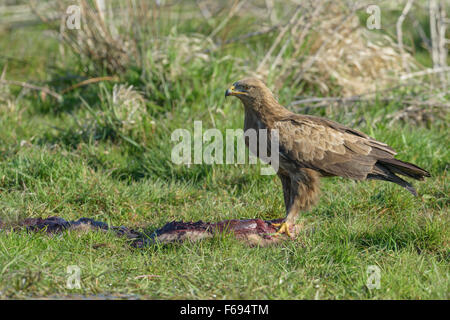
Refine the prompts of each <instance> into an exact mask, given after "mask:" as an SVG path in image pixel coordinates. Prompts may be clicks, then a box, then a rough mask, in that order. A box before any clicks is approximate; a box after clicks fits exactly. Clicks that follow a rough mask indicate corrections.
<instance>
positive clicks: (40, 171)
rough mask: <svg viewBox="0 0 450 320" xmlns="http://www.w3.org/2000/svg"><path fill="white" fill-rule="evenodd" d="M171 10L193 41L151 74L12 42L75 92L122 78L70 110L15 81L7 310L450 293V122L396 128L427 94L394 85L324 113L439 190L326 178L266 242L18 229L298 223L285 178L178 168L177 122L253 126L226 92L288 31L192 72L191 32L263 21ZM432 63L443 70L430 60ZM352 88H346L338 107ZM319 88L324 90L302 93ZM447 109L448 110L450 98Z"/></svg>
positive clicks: (0, 147)
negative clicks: (39, 222)
mask: <svg viewBox="0 0 450 320" xmlns="http://www.w3.org/2000/svg"><path fill="white" fill-rule="evenodd" d="M172 10H173V11H171V12H172V16H170V17H167V18H164V19H162V20H163V21H172V22H173V21H176V23H172V24H171V23H170V22H168V23H165V24H162V25H161V26H160V28H159V29H158V32H159V34H164V35H170V36H171V37H175V39H176V40H175V42H174V43H172V42H167V43H165V44H164V45H162V44H161V45H160V46H159V47H158V49H159V50H163V49H164V50H166V51H164V53H165V56H164V57H163V58H164V59H166V60H164V59H161V60H157V59H156V58H155V55H154V54H153V55H152V53H154V52H155V51H152V49H155V47H148V48H147V47H145V45H142V47H143V49H141V50H142V51H141V53H142V52H144V54H142V55H141V56H143V58H142V59H143V61H144V60H145V61H151V62H149V64H148V65H138V64H137V63H136V64H133V63H131V64H129V65H127V68H126V70H125V71H121V72H117V73H114V72H112V71H111V70H108V69H107V68H99V66H98V64H96V62H95V61H94V62H93V61H92V60H90V59H88V58H86V57H81V58H80V57H78V56H77V55H76V54H75V53H74V52H73V51H70V49H69V48H68V47H67V46H65V45H62V44H61V43H60V42H58V39H57V38H56V37H52V36H50V35H49V32H48V30H47V28H48V27H47V26H46V25H43V24H37V25H33V26H29V27H21V28H12V29H10V28H5V29H2V30H0V53H1V54H0V73H1V70H4V74H5V78H6V79H10V80H18V81H26V82H27V83H33V84H36V85H39V86H43V87H45V86H47V87H48V88H51V89H52V90H54V91H55V92H59V93H61V92H63V90H64V89H66V88H69V87H71V86H74V85H76V84H77V83H80V82H81V81H83V80H86V79H92V78H94V77H100V76H115V77H116V78H115V81H101V82H95V83H91V84H89V85H85V86H80V87H78V88H74V89H72V90H68V91H67V92H66V93H64V95H63V98H64V100H63V101H61V102H58V101H57V100H56V99H54V98H52V97H51V96H49V95H45V94H42V92H40V91H36V90H28V89H26V88H22V87H20V86H14V85H11V86H1V85H0V220H1V221H2V222H3V224H4V228H3V230H2V231H0V298H39V297H48V296H50V297H69V298H70V297H90V296H96V297H100V298H101V297H115V298H150V299H449V298H450V295H449V292H450V291H449V284H450V283H449V271H450V270H449V262H450V260H449V258H450V252H449V216H448V205H449V185H448V183H449V176H448V163H449V159H450V158H449V149H448V146H449V145H450V136H449V131H448V115H444V118H439V117H436V118H432V119H431V120H430V121H428V122H420V123H417V122H410V121H400V120H398V121H394V120H392V119H393V118H392V115H393V114H395V113H396V112H398V111H399V110H402V109H403V108H405V103H404V102H403V100H402V97H411V96H414V97H415V98H416V99H418V100H425V99H426V98H427V96H426V94H425V93H423V91H421V90H420V89H421V85H416V86H401V87H398V88H397V89H393V90H391V91H390V94H391V95H392V96H394V97H398V98H396V99H393V100H392V101H390V102H389V101H388V102H387V101H385V100H383V99H381V98H380V99H378V98H375V99H373V100H371V101H369V102H360V103H353V104H351V105H348V106H346V107H345V108H344V107H339V106H335V107H329V108H316V109H312V110H309V111H308V112H309V113H312V114H316V115H322V116H326V117H328V118H332V119H333V120H336V121H339V122H341V123H343V124H346V125H350V126H353V127H354V128H357V129H358V130H361V131H363V132H365V133H367V134H369V135H371V136H373V137H374V138H376V139H377V140H380V141H383V142H386V143H388V144H389V145H391V146H392V147H393V148H394V149H395V150H397V151H398V153H399V154H398V158H399V159H402V160H405V161H409V162H413V163H415V164H417V165H419V166H420V167H423V168H425V169H426V170H428V171H429V172H430V173H431V175H432V177H431V178H429V179H427V180H426V181H425V182H414V186H415V187H416V188H417V191H418V193H419V197H417V198H414V197H413V196H411V194H409V193H408V192H407V191H406V190H404V189H402V188H400V187H399V186H396V185H394V184H389V183H384V182H379V181H377V182H375V181H370V182H358V183H357V182H354V181H350V180H345V179H341V178H333V179H328V180H323V183H322V197H321V199H320V202H319V204H318V206H316V207H315V208H314V209H312V210H311V211H309V212H305V213H304V214H302V216H301V219H302V220H303V221H304V223H305V226H306V227H305V231H304V232H302V233H301V234H300V235H299V237H298V238H297V239H296V240H293V241H286V242H285V243H283V244H281V245H278V246H273V247H265V248H263V247H256V248H249V247H247V246H246V245H245V244H242V243H240V242H238V241H237V240H235V239H233V238H231V237H229V236H223V237H217V238H214V239H211V240H207V241H203V242H199V243H184V244H179V245H168V246H150V247H147V248H144V249H133V248H131V247H130V246H129V244H128V242H127V240H126V239H124V238H120V237H116V236H115V235H114V234H112V233H109V232H81V231H79V232H77V231H70V232H64V233H62V234H59V235H54V236H49V235H47V234H45V233H33V234H32V233H27V232H26V231H19V232H9V229H8V226H13V225H14V224H15V223H17V222H18V221H19V220H21V219H24V218H28V217H48V216H54V215H57V216H61V217H63V218H64V219H67V220H69V219H78V218H80V217H89V218H94V219H96V220H101V221H105V222H108V223H111V224H112V225H125V226H128V227H136V228H149V229H156V228H159V227H161V226H163V225H164V224H165V223H166V222H169V221H172V220H184V221H197V220H200V219H201V220H203V221H220V220H223V219H243V218H262V219H275V218H279V217H282V216H283V215H284V203H283V199H282V191H281V185H280V182H279V181H278V179H277V177H276V176H263V175H260V174H259V166H255V165H206V164H203V165H192V166H190V167H187V166H183V165H175V164H173V163H172V161H171V150H172V147H173V146H174V142H172V141H171V139H170V135H171V133H172V132H173V130H175V129H177V128H186V129H188V130H190V131H193V126H194V121H203V128H204V129H208V128H214V127H215V128H218V129H220V130H221V131H223V132H225V130H226V129H228V128H242V124H243V116H244V115H243V108H242V106H241V105H240V103H239V102H238V101H237V100H236V99H227V100H225V98H224V91H225V90H226V89H227V88H228V87H229V85H230V84H231V83H233V82H234V81H236V80H238V79H240V78H242V77H243V76H245V75H246V74H248V73H249V70H252V69H255V68H256V66H257V65H258V63H257V61H261V59H262V57H264V55H265V54H266V52H267V50H268V49H269V48H270V46H271V44H272V43H273V41H274V39H275V38H276V36H277V34H276V33H267V34H263V35H261V36H258V37H256V38H249V39H248V40H246V41H245V42H242V41H241V42H236V43H231V45H228V46H224V48H222V49H219V50H212V51H204V48H205V47H204V45H203V44H202V46H201V48H202V49H201V50H198V56H196V57H194V58H192V59H191V60H188V61H183V60H180V59H181V58H180V57H179V55H180V52H181V50H185V49H186V48H180V43H183V42H182V40H180V39H182V37H183V36H186V35H187V36H193V35H194V34H195V35H197V34H203V35H211V33H214V32H215V34H214V35H213V37H212V38H213V39H216V40H217V41H219V40H220V41H224V40H226V39H231V38H233V37H236V36H239V34H247V33H248V32H252V31H254V30H257V28H258V27H259V24H260V21H259V20H258V19H256V18H254V17H252V15H251V14H249V15H248V17H245V16H244V17H242V16H240V17H233V18H232V19H231V20H230V21H229V22H228V23H227V24H226V25H225V27H224V28H222V29H219V30H218V31H216V30H217V26H218V25H220V23H221V22H222V21H226V19H227V14H226V13H223V12H221V14H220V15H218V16H217V18H212V19H210V22H211V23H207V21H206V20H205V19H202V18H199V17H194V18H189V19H181V18H179V16H178V15H180V14H181V13H180V12H182V10H181V9H179V10H177V9H172ZM399 10H401V8H399ZM173 12H175V13H173ZM395 12H398V10H397V11H395ZM183 13H185V12H184V11H183ZM171 19H172V20H171ZM394 23H395V20H394ZM413 36H417V35H415V34H413ZM148 37H150V35H149V36H148ZM177 39H178V40H177ZM201 41H203V40H201ZM187 43H188V44H189V46H188V47H187V49H186V50H187V51H189V52H192V51H195V50H197V49H195V48H194V49H193V48H192V47H191V46H192V43H194V40H193V39H192V38H190V40H189V41H187ZM195 43H197V42H195ZM199 46H200V45H199ZM206 47H207V48H209V47H208V46H206ZM62 48H65V51H63V50H62ZM186 50H185V51H186ZM290 52H291V51H290V49H288V50H286V54H285V55H289V54H290ZM416 54H417V55H418V56H420V59H422V60H425V61H426V63H429V59H430V58H429V57H427V56H426V54H425V53H424V51H423V50H422V51H420V50H419V49H417V53H416ZM152 59H155V60H152ZM427 59H428V60H427ZM426 63H424V64H426ZM0 78H1V77H0ZM267 79H268V84H269V86H270V87H271V88H273V89H274V91H275V92H276V94H277V96H278V97H279V100H280V102H281V103H283V104H285V105H288V104H289V103H291V102H292V101H294V100H296V98H297V96H296V94H297V91H298V87H294V86H290V85H289V78H288V79H287V80H285V81H284V83H283V85H279V81H278V78H277V72H276V70H275V71H271V72H269V74H268V76H267ZM424 81H425V80H424ZM119 84H123V85H126V86H129V85H133V86H134V90H135V91H133V93H132V94H131V96H130V94H128V95H126V94H124V98H123V99H121V98H120V94H116V95H114V94H113V92H114V90H118V89H117V86H118V85H119ZM114 85H117V86H116V89H114ZM339 90H340V88H339V87H332V88H331V90H330V95H331V94H333V93H336V95H338V92H339ZM116 93H117V92H116ZM435 93H436V92H434V93H430V95H434V94H435ZM317 94H320V90H319V89H317V86H314V85H310V86H304V89H303V91H302V92H301V96H303V97H306V96H312V95H317ZM322 94H323V93H322ZM118 96H119V97H118ZM444 98H445V99H447V100H446V101H447V102H448V101H449V99H450V97H449V95H448V93H447V95H446V96H445V95H444ZM129 101H132V104H133V106H131V105H130V103H129ZM135 106H137V107H136V108H135V109H133V110H135V111H136V112H135V113H133V114H131V115H130V114H128V113H127V112H128V111H129V109H130V108H134V107H135ZM124 117H125V120H126V121H123V119H124ZM72 265H75V266H78V267H79V268H80V272H81V274H80V277H81V288H80V289H77V288H74V289H69V288H68V287H67V280H68V278H69V276H70V273H68V272H67V267H68V266H72ZM369 266H377V267H379V269H380V271H381V272H380V287H379V289H369V288H368V287H367V281H368V274H367V269H368V267H369Z"/></svg>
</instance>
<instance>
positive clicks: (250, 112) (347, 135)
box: [225, 78, 430, 236]
mask: <svg viewBox="0 0 450 320" xmlns="http://www.w3.org/2000/svg"><path fill="white" fill-rule="evenodd" d="M225 96H236V97H238V98H239V99H240V100H241V101H242V103H243V104H244V109H245V120H244V131H246V130H248V129H254V130H256V131H257V132H258V130H259V129H266V130H267V132H268V133H269V134H267V137H269V136H270V132H271V131H272V130H278V136H279V138H278V139H279V150H278V153H279V154H278V156H279V170H278V172H277V174H278V177H279V178H280V180H281V184H282V186H283V193H284V203H285V206H286V219H285V220H284V222H283V223H282V224H279V225H278V226H279V227H280V228H279V230H278V232H277V233H278V234H281V233H285V234H287V235H288V236H291V227H292V226H293V224H294V223H295V220H296V218H297V216H298V214H299V212H300V211H302V210H307V209H308V208H309V207H311V206H312V205H313V204H314V203H315V202H316V200H317V199H318V194H319V178H321V177H333V176H340V177H345V178H350V179H355V180H366V179H377V180H384V181H390V182H394V183H396V184H398V185H400V186H402V187H404V188H405V189H407V190H408V191H409V192H411V193H412V194H413V195H415V196H417V192H416V190H415V189H414V188H413V186H412V185H411V184H410V183H408V182H406V181H405V180H403V179H401V178H400V177H399V176H397V175H396V174H400V175H403V176H406V177H409V178H413V179H416V180H423V179H424V177H429V176H430V174H429V173H428V172H427V171H426V170H424V169H422V168H419V167H418V166H416V165H414V164H412V163H408V162H405V161H401V160H398V159H395V158H394V156H395V155H396V152H395V151H394V150H393V149H392V148H391V147H389V146H388V145H387V144H385V143H383V142H379V141H376V140H375V139H373V138H371V137H369V136H368V135H366V134H364V133H362V132H359V131H357V130H354V129H351V128H348V127H345V126H343V125H341V124H339V123H336V122H333V121H331V120H328V119H325V118H320V117H315V116H310V115H300V114H295V113H293V112H291V111H289V110H288V109H286V108H285V107H283V106H282V105H280V104H279V103H278V101H277V100H276V99H275V98H274V96H273V94H272V92H271V91H270V90H269V89H268V88H267V87H266V85H265V84H264V83H263V82H262V81H260V80H258V79H256V78H246V79H243V80H239V81H237V82H235V83H234V84H233V85H232V86H231V87H230V88H229V89H228V90H227V91H226V92H225ZM246 143H247V146H248V142H247V141H246ZM258 145H259V142H258ZM266 145H268V146H269V145H270V143H268V144H266ZM268 152H270V150H268ZM272 152H274V151H272Z"/></svg>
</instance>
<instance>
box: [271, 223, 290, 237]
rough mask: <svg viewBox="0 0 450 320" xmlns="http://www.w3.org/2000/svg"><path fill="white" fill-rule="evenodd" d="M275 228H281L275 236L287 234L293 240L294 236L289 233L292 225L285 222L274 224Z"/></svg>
mask: <svg viewBox="0 0 450 320" xmlns="http://www.w3.org/2000/svg"><path fill="white" fill-rule="evenodd" d="M272 225H273V226H275V227H280V228H279V229H278V231H277V232H276V233H275V235H281V234H283V233H284V234H285V235H287V236H288V237H289V238H292V234H291V232H290V231H289V229H290V225H289V224H288V223H287V222H283V223H273V224H272Z"/></svg>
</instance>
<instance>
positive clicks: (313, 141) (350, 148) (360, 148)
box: [273, 114, 396, 180]
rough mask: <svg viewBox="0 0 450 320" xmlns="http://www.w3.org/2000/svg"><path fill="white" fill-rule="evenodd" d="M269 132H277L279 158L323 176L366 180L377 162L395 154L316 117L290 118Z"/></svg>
mask: <svg viewBox="0 0 450 320" xmlns="http://www.w3.org/2000/svg"><path fill="white" fill-rule="evenodd" d="M273 128H274V129H277V130H278V135H279V145H280V146H279V148H280V149H279V150H280V156H281V157H282V158H284V160H285V161H293V162H295V163H296V164H297V165H299V166H300V167H305V168H310V169H314V170H317V171H319V172H321V173H322V174H323V175H326V176H327V175H328V176H342V177H346V178H351V179H358V180H362V179H366V178H367V175H368V174H370V173H372V170H373V168H374V165H375V163H376V162H377V160H379V159H392V158H394V155H395V154H396V152H395V151H394V150H393V149H392V148H390V147H389V146H388V145H386V144H384V143H382V142H379V141H376V140H375V139H373V138H371V137H369V136H367V135H366V134H364V133H362V132H359V131H356V130H353V129H351V128H347V127H345V126H343V125H341V124H338V123H336V122H333V121H330V120H327V119H323V118H319V117H313V116H305V115H296V114H291V115H290V116H288V117H285V118H282V119H279V121H276V122H275V123H274V126H273Z"/></svg>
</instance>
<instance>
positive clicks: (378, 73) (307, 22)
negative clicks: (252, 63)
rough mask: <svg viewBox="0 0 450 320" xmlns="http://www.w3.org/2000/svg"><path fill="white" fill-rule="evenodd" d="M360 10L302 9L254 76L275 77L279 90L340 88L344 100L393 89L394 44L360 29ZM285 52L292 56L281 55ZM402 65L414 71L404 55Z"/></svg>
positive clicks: (396, 72) (397, 60)
mask: <svg viewBox="0 0 450 320" xmlns="http://www.w3.org/2000/svg"><path fill="white" fill-rule="evenodd" d="M362 8H365V7H364V6H360V7H356V6H354V7H349V6H347V5H345V4H344V2H335V1H330V0H322V1H319V2H317V1H315V2H306V3H304V4H302V7H301V10H300V12H299V14H297V13H296V14H294V17H293V20H292V21H291V22H290V23H289V24H288V25H287V26H286V28H287V30H286V36H285V37H283V39H282V40H281V41H280V42H279V43H280V45H279V46H278V47H279V49H277V50H273V53H272V54H271V55H270V57H266V58H265V60H263V61H262V62H263V63H261V64H260V66H259V68H258V71H259V72H260V73H261V74H263V75H265V74H267V73H268V72H270V71H276V72H277V73H278V74H280V75H281V77H279V79H280V81H279V82H280V85H282V83H283V82H284V81H286V79H292V80H293V83H294V85H295V84H300V83H303V84H305V86H306V87H311V86H314V87H317V88H318V89H319V91H320V92H321V93H322V94H324V95H326V94H329V93H330V91H331V89H332V88H333V89H334V90H336V88H338V91H339V92H340V95H341V96H344V97H346V96H353V95H358V94H363V93H366V92H370V91H375V90H376V89H380V88H385V87H386V86H388V85H390V84H392V83H393V82H394V81H396V80H398V78H399V76H400V75H401V74H402V73H403V68H402V58H401V54H400V52H399V50H398V49H397V46H396V44H395V43H394V42H393V40H392V39H390V38H389V37H387V36H380V35H379V34H378V33H377V32H374V31H371V30H368V29H366V28H365V27H364V26H361V24H360V22H359V19H358V16H357V15H356V11H357V9H358V10H361V9H362ZM295 15H297V16H295ZM289 46H292V50H293V52H292V53H290V54H289V55H284V52H285V51H287V48H289ZM405 61H406V63H407V64H408V66H409V67H410V68H411V69H415V68H416V66H415V63H414V59H413V58H412V57H411V55H409V54H407V53H406V54H405ZM298 93H301V92H298Z"/></svg>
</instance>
